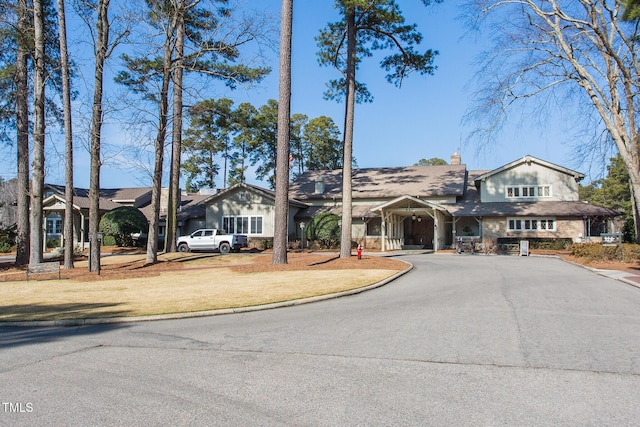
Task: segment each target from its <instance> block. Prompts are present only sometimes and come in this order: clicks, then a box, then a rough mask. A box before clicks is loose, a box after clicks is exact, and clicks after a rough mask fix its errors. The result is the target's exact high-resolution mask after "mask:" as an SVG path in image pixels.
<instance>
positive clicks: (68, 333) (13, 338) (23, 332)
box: [0, 323, 128, 349]
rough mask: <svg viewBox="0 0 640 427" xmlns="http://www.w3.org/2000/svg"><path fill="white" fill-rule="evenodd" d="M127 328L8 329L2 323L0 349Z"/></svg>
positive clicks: (0, 327)
mask: <svg viewBox="0 0 640 427" xmlns="http://www.w3.org/2000/svg"><path fill="white" fill-rule="evenodd" d="M127 327H128V325H126V324H122V323H117V324H108V325H87V326H75V327H69V326H50V327H39V326H34V327H8V326H3V325H2V323H0V348H4V349H8V348H13V347H21V346H28V345H33V344H43V343H50V342H55V341H61V340H65V339H68V338H72V337H78V336H82V335H96V334H101V333H105V332H109V331H113V330H115V329H123V328H127Z"/></svg>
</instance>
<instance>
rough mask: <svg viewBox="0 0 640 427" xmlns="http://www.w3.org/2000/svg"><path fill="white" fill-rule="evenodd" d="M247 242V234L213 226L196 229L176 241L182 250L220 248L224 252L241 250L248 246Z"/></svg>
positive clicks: (179, 249)
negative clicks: (231, 232)
mask: <svg viewBox="0 0 640 427" xmlns="http://www.w3.org/2000/svg"><path fill="white" fill-rule="evenodd" d="M247 242H248V239H247V236H245V235H243V234H227V232H226V231H224V230H216V229H213V228H203V229H200V230H196V231H194V232H193V233H191V234H190V235H188V236H180V237H178V240H177V241H176V243H177V246H178V251H180V252H188V251H215V250H218V251H220V253H223V254H228V253H229V252H231V251H233V252H240V249H241V248H246V247H247Z"/></svg>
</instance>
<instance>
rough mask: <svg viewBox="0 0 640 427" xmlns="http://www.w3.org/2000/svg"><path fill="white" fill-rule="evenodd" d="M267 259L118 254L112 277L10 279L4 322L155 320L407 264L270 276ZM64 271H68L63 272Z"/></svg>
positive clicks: (0, 297)
mask: <svg viewBox="0 0 640 427" xmlns="http://www.w3.org/2000/svg"><path fill="white" fill-rule="evenodd" d="M269 258H270V257H267V258H265V256H264V255H249V254H247V255H245V254H243V255H226V256H211V255H209V254H205V255H202V254H200V255H198V254H186V255H185V254H167V255H166V256H163V263H165V264H164V265H162V266H161V268H160V267H159V268H157V269H154V268H150V269H149V270H148V271H145V270H144V268H141V267H135V266H136V263H142V262H143V260H144V256H140V255H126V256H113V257H106V258H105V259H104V262H103V266H105V268H109V267H108V266H112V268H111V270H106V271H105V273H108V272H111V271H112V270H114V269H116V268H118V266H127V267H126V269H125V270H123V271H120V272H119V273H118V274H116V275H112V276H111V277H114V278H108V277H109V276H106V275H105V277H102V278H100V279H98V278H97V277H96V276H95V275H94V276H87V273H83V275H81V276H79V277H78V278H74V277H73V276H69V277H67V278H63V279H62V280H35V281H34V280H30V281H29V282H26V281H23V280H20V281H5V282H3V283H0V301H2V305H1V306H0V322H8V321H11V322H15V321H31V320H68V319H86V318H110V317H130V316H151V315H159V314H173V313H185V312H199V311H208V310H217V309H229V308H239V307H249V306H256V305H262V304H270V303H276V302H282V301H290V300H295V299H300V298H308V297H314V296H319V295H326V294H332V293H336V292H341V291H346V290H352V289H355V288H360V287H363V286H367V285H370V284H372V283H376V282H378V281H380V280H383V279H385V278H387V277H389V276H392V275H393V274H395V273H397V271H398V270H401V269H404V268H405V267H406V265H405V264H403V263H400V262H399V261H394V260H385V263H386V264H384V265H382V266H381V267H380V266H378V267H379V268H375V267H376V265H375V264H376V263H379V262H380V261H378V260H375V259H373V260H372V261H371V264H370V265H369V263H365V262H364V261H366V260H363V261H360V262H361V264H356V265H355V267H358V268H355V269H354V268H353V267H346V266H345V265H342V264H339V263H337V262H336V263H334V264H332V262H333V261H332V262H329V261H331V260H332V258H330V257H326V256H325V257H324V258H321V259H319V258H318V257H317V256H313V257H312V258H313V259H312V258H308V259H305V262H304V263H302V264H300V263H298V265H297V266H296V262H292V263H291V264H292V265H289V266H284V267H283V268H282V269H276V270H275V271H270V270H273V266H271V265H269V263H267V262H266V261H265V260H267V259H269ZM371 258H378V257H371ZM327 260H328V261H327ZM334 260H335V259H334ZM389 262H393V263H397V264H389ZM351 263H353V261H351ZM161 264H162V263H161ZM168 267H172V268H168ZM371 267H374V268H371ZM76 268H77V269H81V270H82V271H86V263H82V262H78V263H76ZM121 268H125V267H121ZM132 268H135V269H137V270H131V269H132ZM62 271H63V274H64V272H65V270H62ZM134 272H135V274H134ZM145 273H149V274H145ZM6 274H15V272H9V273H6ZM134 276H138V277H134ZM88 277H90V279H88ZM20 278H21V279H22V276H20ZM93 279H95V280H93Z"/></svg>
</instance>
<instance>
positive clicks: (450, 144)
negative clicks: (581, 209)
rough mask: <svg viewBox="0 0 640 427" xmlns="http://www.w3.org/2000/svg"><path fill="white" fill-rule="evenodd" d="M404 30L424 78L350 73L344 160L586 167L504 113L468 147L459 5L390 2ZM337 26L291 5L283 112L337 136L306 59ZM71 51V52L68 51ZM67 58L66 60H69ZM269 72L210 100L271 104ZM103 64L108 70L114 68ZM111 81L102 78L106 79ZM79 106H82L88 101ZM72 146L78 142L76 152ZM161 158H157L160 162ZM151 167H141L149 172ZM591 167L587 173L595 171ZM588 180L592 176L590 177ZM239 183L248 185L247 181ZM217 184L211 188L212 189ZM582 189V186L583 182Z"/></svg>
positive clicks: (121, 172) (369, 64) (10, 162)
mask: <svg viewBox="0 0 640 427" xmlns="http://www.w3.org/2000/svg"><path fill="white" fill-rule="evenodd" d="M398 3H399V4H400V7H401V8H402V11H403V13H404V16H405V18H406V21H407V23H416V24H417V25H418V30H419V31H420V32H421V33H422V34H423V36H424V40H423V43H422V46H423V48H424V49H426V48H432V49H435V50H438V51H439V55H438V56H437V57H436V60H435V64H436V65H437V67H438V69H437V70H436V72H435V75H433V76H420V75H417V74H416V75H411V76H409V78H407V79H406V80H405V81H404V82H403V86H402V88H397V87H395V86H394V85H392V84H389V83H387V82H386V80H385V78H384V75H385V73H384V71H383V70H381V69H380V68H379V66H378V61H379V59H378V60H376V59H375V58H368V59H366V60H365V61H364V62H363V63H362V65H361V67H360V69H359V71H358V76H357V78H358V80H360V81H362V82H364V83H366V84H367V86H368V88H369V90H370V92H371V93H372V94H373V96H374V98H375V99H374V102H373V103H370V104H359V105H357V106H356V112H355V130H354V156H355V158H356V160H357V162H358V166H359V167H361V168H369V167H385V166H409V165H412V164H414V163H416V162H417V161H418V160H420V159H421V158H427V159H428V158H432V157H439V158H442V159H445V160H447V161H449V160H450V156H451V154H453V153H454V152H459V153H460V154H461V155H462V161H463V163H465V164H466V165H467V168H468V169H493V168H497V167H499V166H502V165H504V164H506V163H509V162H511V161H513V160H516V159H518V158H520V157H522V156H524V155H526V154H530V155H533V156H536V157H539V158H542V159H544V160H547V161H550V162H553V163H557V164H560V165H563V166H566V167H569V168H573V169H576V170H578V171H580V172H583V173H589V170H587V169H589V166H593V165H587V164H581V162H580V160H579V159H578V160H576V159H575V156H574V153H573V151H572V149H571V148H570V146H571V144H572V143H574V142H575V141H574V140H572V139H571V135H570V133H567V132H566V131H565V130H563V129H560V128H559V127H558V126H556V125H553V124H550V125H549V126H545V127H544V128H540V127H538V128H535V127H527V126H526V123H525V121H521V120H519V118H520V117H521V116H520V115H519V114H518V112H517V111H515V112H514V114H513V115H512V119H513V121H512V122H510V124H509V126H508V127H507V130H506V131H505V132H503V133H502V134H500V135H498V136H497V137H496V139H495V141H494V143H493V144H492V145H491V146H490V147H488V148H486V149H484V150H482V149H481V147H480V146H478V145H477V143H476V142H475V141H473V140H469V139H468V137H469V132H470V128H469V127H465V126H463V124H462V118H463V115H464V114H465V112H466V111H467V109H468V108H470V106H471V101H472V99H471V94H472V91H473V85H474V81H475V78H476V77H475V76H476V69H475V68H474V65H473V64H474V60H475V59H476V58H477V56H478V55H479V54H480V53H481V51H482V50H483V48H484V46H483V44H482V42H478V41H476V39H475V38H474V37H470V36H466V30H465V28H464V26H463V23H462V22H461V21H460V20H458V19H456V17H457V16H458V15H459V14H460V9H459V7H460V6H459V4H460V3H459V2H454V1H446V0H445V2H444V3H443V4H440V5H435V6H432V7H428V8H426V7H424V6H423V5H422V2H420V1H418V0H398ZM252 7H264V8H265V9H266V10H267V11H269V12H270V13H271V14H273V16H274V17H278V16H279V13H280V0H263V1H261V2H252ZM337 19H338V15H337V13H336V11H335V10H334V9H333V1H306V0H302V1H301V0H295V2H294V27H293V40H294V41H293V52H292V62H293V66H292V69H293V70H292V74H293V75H292V102H291V108H292V113H302V114H306V115H307V116H308V117H309V118H314V117H318V116H322V115H325V116H330V117H332V118H333V120H334V122H335V123H336V124H337V125H338V126H339V127H340V129H342V127H343V117H344V105H343V104H342V103H337V102H335V101H328V100H324V99H323V96H322V94H323V92H324V90H325V84H326V82H327V81H329V80H330V79H333V78H336V77H337V72H336V71H335V70H334V69H332V68H328V67H320V66H319V65H318V62H317V59H316V51H317V47H316V42H315V39H314V38H315V37H316V36H317V35H318V32H319V30H320V29H321V28H323V27H325V26H326V24H327V23H328V22H333V21H336V20H337ZM73 49H74V50H73V51H75V52H78V51H79V50H78V49H77V46H74V47H73ZM73 51H72V53H73ZM272 56H273V57H272V61H271V66H272V68H273V70H274V71H273V73H272V74H271V75H270V76H269V77H268V78H267V79H266V80H265V81H264V82H263V83H262V84H261V85H260V86H259V87H256V88H253V89H251V90H250V91H245V90H242V89H241V90H237V91H233V92H232V91H225V90H224V88H223V87H222V85H221V84H219V85H218V87H214V88H212V92H211V95H210V97H222V96H224V97H229V98H232V99H234V100H236V104H238V103H240V102H245V101H248V102H251V103H252V104H253V105H254V106H256V107H258V106H260V105H263V104H264V103H265V102H266V100H268V99H270V98H273V99H277V98H278V76H277V70H278V57H277V53H276V52H273V54H272ZM114 65H115V64H114V63H112V64H111V68H110V69H112V70H114V69H117V67H115V66H114ZM112 79H113V75H108V76H107V80H110V81H112ZM88 99H89V98H88ZM124 132H125V131H124V129H121V128H119V127H118V124H117V123H113V122H112V123H111V124H110V125H109V126H108V127H107V128H106V129H105V137H107V138H111V143H115V140H118V139H122V143H126V142H125V141H124V140H125V139H126V138H124V137H122V135H123V133H124ZM77 145H79V144H77ZM168 156H169V154H168V153H167V158H168ZM14 159H15V157H13V158H12V157H11V155H9V156H7V155H5V156H4V157H3V158H0V162H1V163H0V164H1V165H2V168H3V171H2V172H1V173H0V176H2V177H3V178H10V177H12V176H15V172H13V173H12V172H11V171H14V170H15V160H14ZM49 159H50V163H49V165H48V170H47V173H48V174H47V178H46V179H47V182H53V183H59V184H63V183H64V170H63V165H64V162H63V161H62V160H60V159H59V158H58V159H56V157H55V155H53V156H51V155H49ZM106 160H107V161H106V162H105V164H104V165H103V167H102V169H101V184H102V187H104V188H113V187H135V186H150V185H151V180H150V179H145V178H140V176H138V175H136V174H135V173H132V172H131V171H127V170H126V169H122V168H121V166H119V165H117V164H114V162H111V161H109V159H106ZM75 163H76V168H75V174H74V176H75V177H74V180H75V185H76V186H79V187H88V185H89V172H88V165H89V161H88V155H87V154H86V149H83V148H80V149H79V151H78V152H77V154H76V159H75ZM150 167H151V166H150ZM600 167H601V165H596V167H595V168H593V169H592V170H594V172H595V173H597V172H600ZM597 177H598V176H595V177H594V178H597ZM248 178H249V182H251V183H254V184H257V185H263V186H266V184H265V183H262V182H259V181H256V180H255V179H254V178H253V177H252V176H251V173H249V177H248ZM220 181H221V180H218V183H217V186H218V187H220V186H222V183H221V182H220ZM585 181H587V182H588V180H585Z"/></svg>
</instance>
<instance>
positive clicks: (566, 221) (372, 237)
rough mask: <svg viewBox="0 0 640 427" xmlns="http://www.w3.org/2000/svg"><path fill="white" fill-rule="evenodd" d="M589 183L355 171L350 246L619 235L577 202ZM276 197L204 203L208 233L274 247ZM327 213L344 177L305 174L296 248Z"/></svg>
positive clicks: (609, 215) (337, 200) (513, 169)
mask: <svg viewBox="0 0 640 427" xmlns="http://www.w3.org/2000/svg"><path fill="white" fill-rule="evenodd" d="M583 178H584V175H583V174H581V173H579V172H576V171H573V170H570V169H567V168H565V167H562V166H558V165H555V164H553V163H550V162H546V161H544V160H541V159H537V158H535V157H533V156H525V157H523V158H521V159H518V160H516V161H513V162H511V163H509V164H507V165H504V166H501V167H499V168H497V169H494V170H491V171H473V170H467V169H466V166H465V165H464V164H462V163H461V161H460V156H459V155H457V154H454V155H453V156H452V158H451V164H450V165H442V166H410V167H392V168H368V169H355V170H354V171H353V176H352V185H353V192H352V199H353V200H352V211H353V219H352V236H353V241H354V242H356V243H361V244H363V245H364V246H365V247H367V248H376V249H381V250H383V251H386V250H395V249H402V248H407V247H420V248H429V249H433V250H436V251H437V250H439V249H443V248H447V247H451V246H452V245H453V244H454V242H455V241H456V239H458V238H461V237H464V238H469V239H475V240H478V241H491V242H500V241H501V240H502V241H508V240H513V239H516V240H517V239H537V238H544V239H558V238H563V239H571V240H573V241H582V240H588V239H591V238H594V237H597V236H599V235H600V233H601V232H605V231H612V227H613V225H612V219H613V218H614V217H615V216H617V215H619V213H618V212H616V211H613V210H610V209H607V208H603V207H599V206H595V205H590V204H588V203H584V202H581V201H579V198H578V182H579V181H580V180H582V179H583ZM274 201H275V195H274V194H273V192H271V191H269V190H264V189H262V188H260V187H256V186H252V185H248V184H238V185H236V186H234V187H231V188H230V189H227V190H224V191H221V192H219V193H217V194H215V195H213V196H211V197H210V198H208V199H205V200H203V201H201V202H200V203H201V204H203V205H204V206H205V207H206V225H207V227H215V228H224V229H227V230H228V231H230V232H236V233H244V234H248V235H249V236H250V237H259V238H263V239H264V238H272V237H273V216H274V209H273V205H274ZM322 212H332V213H334V214H336V215H341V214H342V171H341V170H331V171H327V170H325V171H307V172H305V173H303V174H302V175H300V176H299V177H298V178H297V179H296V180H295V181H294V182H292V183H291V185H290V189H289V220H288V221H289V225H288V231H289V236H290V238H300V237H301V235H302V231H301V230H302V229H301V224H302V223H305V222H308V221H309V220H311V219H312V218H313V217H314V216H315V215H318V214H319V213H322Z"/></svg>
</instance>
